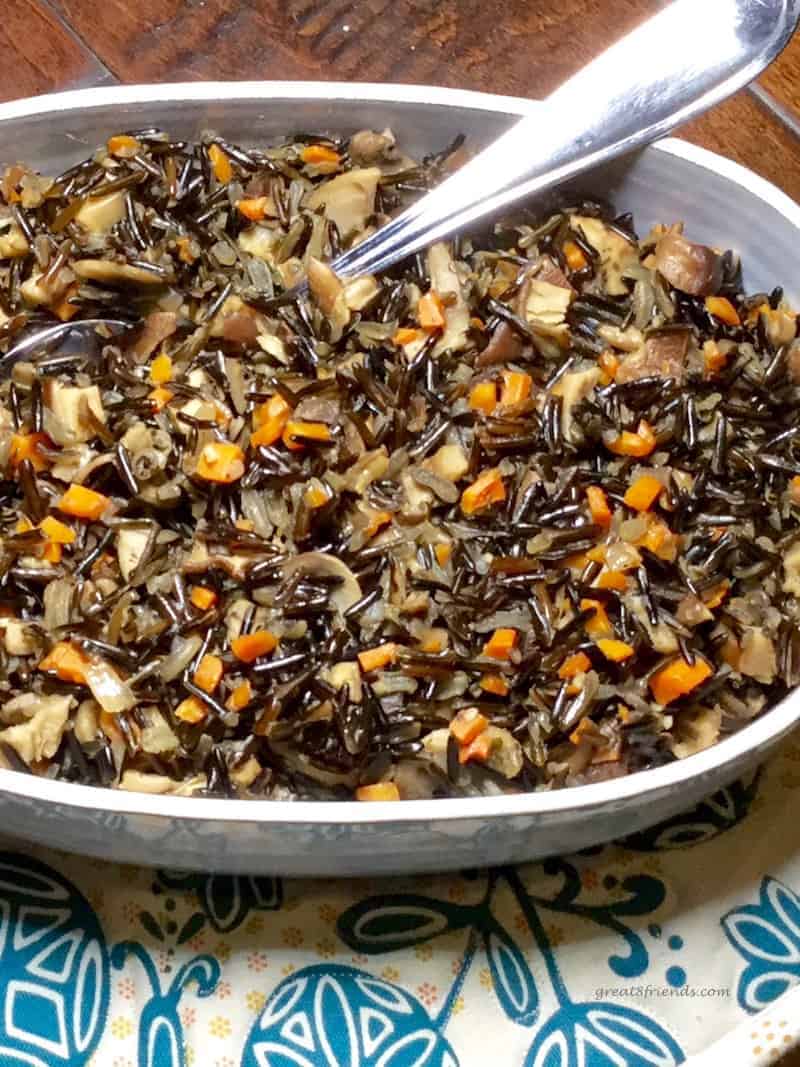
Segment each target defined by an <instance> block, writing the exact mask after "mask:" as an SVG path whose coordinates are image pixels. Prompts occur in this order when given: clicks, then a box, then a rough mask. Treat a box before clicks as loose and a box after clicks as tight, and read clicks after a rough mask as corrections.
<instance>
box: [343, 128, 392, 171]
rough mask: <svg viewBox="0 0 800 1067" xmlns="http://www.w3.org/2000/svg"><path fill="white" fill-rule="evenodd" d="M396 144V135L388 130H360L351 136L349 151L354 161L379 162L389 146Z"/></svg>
mask: <svg viewBox="0 0 800 1067" xmlns="http://www.w3.org/2000/svg"><path fill="white" fill-rule="evenodd" d="M393 146H394V137H393V136H391V134H390V133H389V131H388V130H387V131H386V132H385V133H377V132H376V131H375V130H359V131H358V133H354V134H353V136H352V137H351V138H350V145H349V152H350V158H351V159H352V160H353V162H354V163H377V162H378V160H379V159H380V158H381V156H383V154H384V153H385V152H386V150H387V149H388V148H392V147H393Z"/></svg>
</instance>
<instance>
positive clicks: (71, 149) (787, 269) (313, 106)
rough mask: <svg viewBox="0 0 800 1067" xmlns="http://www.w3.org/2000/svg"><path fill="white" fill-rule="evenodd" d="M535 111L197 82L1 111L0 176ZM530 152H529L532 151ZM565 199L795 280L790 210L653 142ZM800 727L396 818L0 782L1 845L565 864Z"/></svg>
mask: <svg viewBox="0 0 800 1067" xmlns="http://www.w3.org/2000/svg"><path fill="white" fill-rule="evenodd" d="M537 106H539V105H537V104H535V103H533V102H531V101H527V100H520V99H515V98H510V97H503V96H488V95H484V94H481V93H469V92H460V91H454V90H450V89H436V88H430V87H427V86H392V85H358V84H348V85H340V84H334V83H314V82H238V83H237V82H233V83H215V82H198V83H190V84H185V85H151V86H129V87H124V88H116V89H107V88H102V89H87V90H81V91H78V92H68V93H60V94H57V95H52V96H42V97H38V98H36V99H32V100H21V101H14V102H12V103H8V104H3V105H0V162H3V163H8V162H12V161H18V160H19V161H25V162H29V163H33V164H35V165H36V166H38V167H40V168H41V169H42V170H43V171H44V172H45V173H49V174H57V173H59V172H60V171H62V170H64V169H65V168H66V167H67V166H69V165H70V164H72V163H75V162H77V161H78V160H79V159H81V158H82V157H84V156H85V155H87V154H88V153H89V152H91V151H93V150H94V149H95V147H96V146H97V145H98V144H100V143H102V142H104V141H105V140H106V138H107V137H108V136H109V134H111V133H113V132H115V131H117V130H120V129H132V128H137V127H139V128H141V127H144V126H160V127H164V128H165V129H167V130H169V131H170V133H171V134H172V135H173V136H175V137H186V138H192V137H197V136H198V135H199V134H200V133H201V132H202V131H203V130H206V129H214V130H216V131H217V132H219V133H222V134H224V136H225V137H226V138H228V139H229V140H231V141H234V142H240V143H243V144H245V145H246V144H258V143H263V142H265V141H268V140H269V139H271V138H273V137H278V136H281V135H283V134H286V133H288V132H291V131H294V130H311V131H320V132H324V131H331V132H338V133H350V132H353V131H355V130H357V129H360V128H363V127H365V126H369V127H372V128H375V129H382V128H383V127H385V126H390V127H391V128H392V129H393V130H394V131H395V133H396V134H397V136H398V139H399V140H400V142H401V144H402V145H403V146H404V147H405V148H406V149H407V150H408V151H409V152H410V153H411V154H415V155H423V154H424V153H426V152H429V151H433V150H435V149H440V148H442V147H443V146H444V145H445V144H447V143H448V142H449V141H450V140H451V139H452V137H453V136H454V135H455V134H456V133H459V132H462V133H464V134H466V136H467V138H468V142H469V143H470V144H471V145H473V146H475V147H482V146H483V145H485V144H486V143H488V142H489V141H490V140H491V139H492V138H493V137H495V136H497V135H498V134H500V133H501V132H502V131H503V130H505V129H507V128H508V126H509V125H510V124H511V123H512V122H513V121H514V119H515V118H516V117H517V116H519V115H522V114H524V113H527V112H530V111H531V110H534V109H535V108H536V107H537ZM535 147H536V146H535V144H532V145H531V151H535ZM574 184H575V187H576V189H578V190H580V191H583V192H584V193H586V194H587V195H592V196H595V197H598V196H599V197H605V198H609V199H611V200H613V201H614V202H615V204H616V205H617V206H618V208H619V210H624V211H632V212H633V214H634V216H635V219H636V224H637V227H638V229H639V231H640V232H646V231H647V229H648V228H649V227H650V226H651V225H652V224H653V223H655V222H662V221H663V222H673V221H675V220H678V219H683V220H684V222H685V223H686V230H687V233H688V234H689V235H690V236H691V238H692V239H694V240H697V241H701V242H704V243H707V244H711V245H714V246H718V247H725V248H733V249H736V250H737V251H738V252H739V253H740V254H741V256H742V259H743V261H744V266H745V282H746V285H747V286H748V288H750V289H753V290H767V291H769V290H771V289H772V288H773V287H774V286H775V285H778V284H780V285H783V287H784V289H785V291H786V293H787V296H788V298H789V299H790V300H792V301H793V302H794V303H795V304H797V299H798V293H799V292H800V285H799V284H798V279H797V277H796V272H795V271H794V270H793V264H795V263H796V254H797V248H798V247H800V208H799V207H798V206H797V205H796V204H795V203H794V202H793V201H792V200H790V199H789V197H787V196H786V195H785V194H784V193H782V192H780V190H778V189H776V188H775V187H774V186H772V185H770V184H769V183H768V182H766V181H764V180H763V179H762V178H759V177H757V176H756V175H755V174H753V173H752V172H750V171H748V170H746V169H745V168H743V167H741V166H739V165H738V164H736V163H732V162H731V161H730V160H727V159H723V158H722V157H720V156H717V155H714V154H713V153H711V152H707V151H705V150H703V149H700V148H695V147H693V146H692V145H689V144H686V143H685V142H683V141H677V140H666V141H662V142H660V143H659V144H656V145H653V146H652V147H650V148H647V149H645V150H644V151H642V152H640V153H638V154H637V155H636V156H634V157H629V158H627V159H626V160H624V161H622V162H620V163H617V164H615V165H613V166H611V167H608V168H605V169H604V170H603V171H600V172H595V173H593V174H591V175H589V176H588V177H585V178H583V179H581V180H579V181H577V182H576V183H574ZM798 718H800V693H798V692H794V693H792V694H790V695H789V696H788V697H787V698H786V699H785V700H783V701H782V702H781V703H780V704H778V705H777V706H776V707H775V708H773V709H772V710H771V711H769V712H768V713H767V714H765V715H763V716H762V717H761V718H759V719H757V720H756V721H755V722H753V723H752V724H750V725H749V726H746V727H745V728H744V729H742V730H740V731H739V732H738V733H737V734H735V735H733V736H732V737H729V738H727V739H726V740H724V741H722V742H721V743H719V744H717V745H715V746H714V747H712V748H710V749H707V750H706V751H705V752H701V753H699V754H698V755H695V756H691V757H690V758H689V759H686V760H683V761H679V762H675V763H671V764H669V765H667V766H664V767H659V768H657V769H655V770H652V771H644V772H642V773H639V774H635V775H631V776H629V777H626V778H622V779H615V780H611V781H607V782H602V783H598V784H595V785H586V786H580V787H577V788H571V789H562V790H558V791H555V792H548V793H523V794H520V795H515V796H503V797H483V798H465V799H453V800H415V801H406V802H404V803H400V804H397V803H395V804H381V803H373V804H359V803H357V802H351V801H347V802H331V803H321V802H306V801H298V802H271V801H247V800H216V799H205V798H198V797H165V796H151V795H146V794H139V793H129V792H120V791H115V790H100V789H96V788H93V787H91V786H82V785H72V784H69V783H66V782H58V781H51V780H48V779H46V778H39V777H35V776H33V775H24V774H19V773H17V772H15V771H10V770H2V769H0V813H1V814H2V826H3V828H4V829H5V831H6V832H8V833H11V834H14V835H16V836H19V837H23V838H26V839H29V840H32V841H36V842H39V843H41V844H45V845H49V846H52V847H55V848H61V849H67V850H70V851H73V852H81V853H85V854H87V855H92V856H99V857H102V858H104V859H113V860H118V861H124V862H130V863H139V864H149V865H157V866H164V867H182V868H198V869H203V870H210V869H216V870H225V871H229V872H247V873H270V874H278V875H293V876H320V877H335V876H348V875H376V876H377V875H385V874H391V873H403V874H411V873H416V872H421V871H435V870H446V869H453V868H459V867H474V866H480V865H487V864H492V865H494V864H504V863H511V862H518V861H521V860H531V859H537V858H541V857H543V856H547V855H552V854H555V853H563V852H573V851H575V850H577V849H581V848H586V847H587V846H590V845H596V844H599V843H600V842H603V841H608V840H610V839H611V838H614V837H619V836H622V835H625V834H629V833H632V832H634V831H636V830H641V829H643V828H644V827H646V826H649V825H652V824H654V823H656V822H659V821H661V820H663V819H666V818H669V817H670V816H673V815H675V814H677V813H678V812H679V811H681V810H683V809H686V808H689V807H691V806H692V805H694V804H696V803H697V802H699V801H700V800H701V799H702V798H703V797H705V796H706V795H708V794H709V793H711V792H713V791H714V790H716V789H718V788H720V787H721V786H724V785H726V784H728V783H730V782H731V781H732V780H734V779H735V778H737V777H738V776H740V775H743V774H745V773H746V772H747V771H749V770H751V769H752V768H753V767H754V766H755V765H756V764H757V763H759V762H760V761H762V760H763V759H764V757H765V756H766V755H767V754H768V752H770V750H771V749H773V748H774V747H775V745H776V744H777V743H778V742H779V741H780V740H781V738H782V737H784V736H785V735H786V734H787V733H788V732H789V731H790V730H791V728H792V727H793V726H794V725H795V723H796V722H797V720H798Z"/></svg>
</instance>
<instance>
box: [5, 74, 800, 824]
mask: <svg viewBox="0 0 800 1067" xmlns="http://www.w3.org/2000/svg"><path fill="white" fill-rule="evenodd" d="M281 99H283V100H325V101H331V102H333V103H335V102H336V101H337V100H341V101H363V102H365V103H397V104H420V105H427V106H433V107H439V108H461V109H464V108H468V109H472V110H477V111H486V112H493V113H496V114H501V115H506V116H512V117H513V116H522V115H526V114H529V113H531V112H534V111H535V110H536V109H537V108H538V107H540V106H541V104H540V102H539V101H535V100H527V99H524V98H522V97H514V96H503V95H495V94H492V93H483V92H474V91H472V90H464V89H448V88H443V87H437V86H427V85H388V84H377V83H370V82H322V81H320V82H315V81H241V82H215V81H205V82H175V83H162V84H144V85H124V86H115V87H110V88H109V87H106V86H101V87H97V88H89V89H74V90H68V91H66V92H60V93H48V94H44V95H42V96H38V97H29V98H25V99H21V100H12V101H9V102H6V103H3V104H0V138H2V134H3V125H4V124H5V123H7V122H12V121H15V120H20V119H26V118H28V119H30V118H37V117H42V116H53V115H58V114H61V113H64V112H69V111H89V110H95V109H97V110H99V109H101V108H107V107H125V106H126V105H138V104H146V103H154V102H157V103H162V104H163V103H175V104H180V103H191V102H203V101H207V102H209V103H214V102H216V103H224V102H236V101H239V102H242V101H245V100H249V101H259V100H263V101H264V102H267V101H273V100H281ZM640 151H658V152H666V153H668V154H669V155H672V156H675V157H677V158H679V159H683V160H685V161H686V162H688V163H692V164H694V165H696V166H699V167H703V168H704V169H706V170H709V171H711V172H713V173H715V174H718V175H720V176H721V177H723V178H725V179H726V180H728V181H730V182H732V183H733V184H735V185H739V186H740V187H742V188H744V189H746V190H747V191H748V192H750V193H752V194H753V195H754V196H756V197H758V198H759V199H760V200H762V201H764V202H765V203H766V204H768V205H770V206H771V207H772V208H774V209H775V210H776V211H778V212H779V213H780V214H781V215H782V216H783V217H784V218H785V219H786V221H787V222H789V223H790V224H791V225H793V226H795V227H796V228H797V229H798V230H800V205H798V204H796V203H795V202H794V201H793V200H792V199H791V197H789V196H788V195H787V194H786V193H784V192H783V191H782V190H780V189H779V188H777V186H775V185H773V184H772V183H771V182H769V181H768V180H767V179H765V178H762V177H760V176H759V175H757V174H755V173H754V172H753V171H751V170H749V169H748V168H746V167H744V166H742V165H741V164H740V163H736V162H734V161H733V160H730V159H727V158H726V157H723V156H720V155H718V154H717V153H715V152H711V151H709V150H708V149H705V148H700V147H698V146H696V145H693V144H691V143H689V142H687V141H683V140H678V139H677V138H666V139H664V140H661V141H658V142H656V143H655V144H653V145H651V146H649V147H647V148H645V149H642V150H640ZM798 721H800V689H795V690H794V691H792V692H790V693H789V694H787V696H786V697H784V699H783V700H781V701H780V702H779V703H778V704H776V705H775V707H774V708H772V709H771V710H770V711H769V712H767V713H766V714H764V715H763V716H762V717H761V718H758V719H756V720H755V721H754V722H752V723H750V724H749V725H747V726H745V727H743V728H742V729H741V730H739V731H738V733H736V734H733V735H732V736H731V737H728V738H725V740H723V741H720V742H718V743H717V744H715V745H712V746H711V748H708V749H706V750H704V751H703V752H699V753H696V754H695V755H693V756H689V757H688V758H687V759H684V760H676V761H675V762H674V763H670V764H666V765H665V766H663V767H657V768H654V769H652V770H648V771H639V772H637V773H635V774H631V775H627V776H625V777H623V778H616V779H611V780H609V781H606V782H597V783H593V784H590V785H580V786H571V787H568V788H565V789H559V790H554V791H552V792H528V793H515V794H512V795H505V796H490V797H486V796H481V797H457V798H446V799H427V800H406V801H403V802H402V803H399V804H398V803H388V802H376V803H371V804H362V803H359V802H358V801H355V800H342V801H315V800H303V801H299V800H271V801H259V800H239V799H228V798H219V799H218V798H212V797H194V796H188V797H180V796H173V795H166V794H152V793H143V792H133V791H127V790H121V789H109V788H101V787H97V786H90V785H82V784H80V783H74V782H63V781H57V780H55V779H49V778H44V777H39V776H37V775H33V774H31V775H26V774H21V773H19V772H18V771H13V770H10V769H5V768H0V794H3V793H5V794H16V795H19V796H20V797H25V798H27V799H29V800H32V801H46V802H48V803H49V804H50V805H57V806H59V807H60V808H62V809H73V810H83V811H96V810H97V809H102V810H104V811H106V812H108V813H109V814H113V815H119V816H141V817H158V818H165V817H166V818H170V819H175V820H178V821H180V822H184V821H195V822H200V821H202V822H207V821H212V822H215V823H225V822H228V823H252V824H269V825H273V824H274V825H279V824H287V825H292V824H294V825H297V824H304V825H316V826H320V825H340V826H348V827H350V826H361V827H366V826H370V825H375V824H397V825H402V824H407V823H419V822H426V821H431V820H432V819H435V820H436V821H443V822H453V821H459V822H460V821H463V820H466V819H478V820H483V819H486V820H489V819H493V818H502V817H508V818H510V817H515V816H523V817H531V816H534V817H542V818H544V817H548V816H556V815H566V814H571V815H574V814H576V813H577V812H582V811H588V810H590V809H603V808H616V807H618V806H620V805H622V804H624V803H625V802H629V801H633V800H635V799H639V800H641V801H643V802H644V801H646V800H647V799H648V798H650V797H652V796H653V795H654V794H658V793H662V792H665V791H670V792H671V791H674V790H675V789H677V788H679V787H680V786H681V785H684V784H689V783H690V782H695V781H697V780H699V779H701V778H703V777H704V776H708V775H712V774H716V773H718V772H724V771H725V770H726V769H727V768H730V767H732V765H734V764H735V763H737V762H738V761H740V760H743V759H744V758H745V757H747V756H748V755H753V754H755V753H757V752H758V751H760V750H761V749H763V748H766V747H768V746H770V745H772V744H774V743H777V742H778V741H779V740H780V739H781V738H782V737H783V736H784V735H785V734H786V733H788V732H789V730H791V728H792V727H793V726H794V725H795V724H796V723H797V722H798Z"/></svg>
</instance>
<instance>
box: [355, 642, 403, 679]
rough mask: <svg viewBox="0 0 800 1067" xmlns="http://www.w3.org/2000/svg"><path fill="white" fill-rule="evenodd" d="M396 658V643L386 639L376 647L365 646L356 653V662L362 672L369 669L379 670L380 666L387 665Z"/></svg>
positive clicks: (366, 672)
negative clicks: (361, 650)
mask: <svg viewBox="0 0 800 1067" xmlns="http://www.w3.org/2000/svg"><path fill="white" fill-rule="evenodd" d="M396 658H397V645H396V644H395V643H394V642H393V641H387V642H386V644H384V645H378V646H377V648H367V649H365V650H364V651H363V652H359V653H358V662H359V664H360V665H361V670H362V671H363V672H364V674H369V672H370V671H379V670H380V669H381V667H388V666H389V664H390V663H394V661H395V659H396Z"/></svg>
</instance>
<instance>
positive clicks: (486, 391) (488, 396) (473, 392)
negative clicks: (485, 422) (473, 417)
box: [469, 382, 497, 415]
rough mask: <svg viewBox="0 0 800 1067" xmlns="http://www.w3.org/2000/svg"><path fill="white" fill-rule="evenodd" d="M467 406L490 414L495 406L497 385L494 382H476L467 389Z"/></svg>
mask: <svg viewBox="0 0 800 1067" xmlns="http://www.w3.org/2000/svg"><path fill="white" fill-rule="evenodd" d="M469 406H470V408H471V409H472V410H473V411H483V412H484V413H485V414H486V415H491V413H492V412H493V411H494V409H495V408H496V407H497V386H496V385H495V383H494V382H478V383H477V385H473V387H472V388H471V389H470V391H469Z"/></svg>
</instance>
